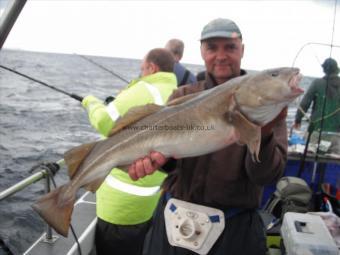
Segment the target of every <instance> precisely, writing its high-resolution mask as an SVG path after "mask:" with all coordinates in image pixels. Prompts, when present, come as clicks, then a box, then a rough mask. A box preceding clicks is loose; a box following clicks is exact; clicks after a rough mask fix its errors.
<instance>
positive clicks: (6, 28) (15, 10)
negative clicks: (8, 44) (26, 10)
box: [0, 0, 26, 49]
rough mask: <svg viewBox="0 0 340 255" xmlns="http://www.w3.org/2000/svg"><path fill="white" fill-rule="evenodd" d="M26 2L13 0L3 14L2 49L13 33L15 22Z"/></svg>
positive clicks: (0, 37)
mask: <svg viewBox="0 0 340 255" xmlns="http://www.w3.org/2000/svg"><path fill="white" fill-rule="evenodd" d="M25 3H26V0H13V1H8V3H7V4H8V7H7V8H6V9H5V12H4V13H3V14H2V18H1V19H0V49H1V48H2V46H3V44H4V43H5V41H6V38H7V36H8V34H9V32H10V31H11V29H12V27H13V25H14V23H15V21H16V20H17V18H18V16H19V14H20V12H21V10H22V8H23V7H24V5H25Z"/></svg>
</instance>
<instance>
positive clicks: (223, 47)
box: [201, 38, 244, 84]
mask: <svg viewBox="0 0 340 255" xmlns="http://www.w3.org/2000/svg"><path fill="white" fill-rule="evenodd" d="M243 50H244V46H243V44H242V41H241V39H239V38H211V39H207V40H205V41H202V44H201V55H202V58H203V60H204V62H205V67H206V69H207V71H208V72H209V73H210V74H212V75H213V76H214V78H215V80H216V81H217V83H218V84H221V83H223V82H225V81H227V80H229V79H231V78H234V77H237V76H239V75H240V70H241V59H242V57H243Z"/></svg>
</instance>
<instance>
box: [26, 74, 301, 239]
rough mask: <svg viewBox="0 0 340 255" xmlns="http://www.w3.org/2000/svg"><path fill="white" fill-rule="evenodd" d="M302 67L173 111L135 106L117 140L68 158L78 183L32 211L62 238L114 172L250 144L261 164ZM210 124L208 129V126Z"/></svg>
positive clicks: (206, 94) (240, 82)
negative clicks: (84, 195)
mask: <svg viewBox="0 0 340 255" xmlns="http://www.w3.org/2000/svg"><path fill="white" fill-rule="evenodd" d="M300 79H301V75H300V74H299V69H297V68H277V69H270V70H264V71H262V72H259V73H256V74H248V75H244V76H240V77H237V78H234V79H232V80H229V81H228V82H226V83H223V84H221V85H218V86H216V87H214V88H212V89H209V90H205V91H202V92H199V93H195V94H190V95H187V96H184V97H181V98H178V99H175V100H173V101H171V102H169V103H168V105H166V106H158V105H153V104H150V105H146V106H142V107H135V108H133V109H131V110H130V111H129V112H128V113H127V114H126V115H125V116H124V117H123V118H121V119H120V120H119V121H117V125H116V127H115V128H114V129H113V130H112V132H111V135H110V136H109V137H108V138H107V139H106V140H102V141H97V142H93V143H89V144H84V145H81V146H78V147H76V148H73V149H71V150H69V151H67V152H66V153H65V155H64V158H65V162H66V164H67V166H68V170H69V176H70V178H71V180H70V181H69V182H68V183H67V184H65V185H62V186H60V187H59V188H57V189H55V190H53V191H51V192H50V193H48V194H46V195H44V196H43V197H42V198H40V199H39V200H38V201H37V202H36V203H35V204H33V206H32V207H33V209H34V210H35V211H37V212H38V213H39V214H40V216H41V217H42V218H43V219H44V220H45V221H46V222H47V223H48V224H49V225H50V226H52V227H53V228H54V229H55V230H56V231H57V232H58V233H60V234H61V235H63V236H67V234H68V229H69V226H70V221H71V214H72V211H73V207H74V203H75V200H76V192H77V191H78V189H79V188H81V187H84V188H85V189H87V190H90V191H92V192H95V191H96V190H97V189H98V188H99V186H100V185H101V183H102V182H103V181H104V179H105V177H106V176H107V175H108V174H109V173H110V171H111V169H112V168H114V167H122V166H127V165H129V164H131V163H133V162H134V161H135V160H136V159H139V158H142V157H145V156H147V155H149V153H150V152H152V151H158V152H161V153H162V154H163V155H164V156H165V157H174V158H184V157H193V156H199V155H203V154H207V153H211V152H213V151H217V150H220V149H222V148H224V147H226V146H228V145H230V144H232V143H235V142H239V143H241V144H246V145H247V146H248V149H249V151H250V153H251V154H252V155H253V159H254V161H259V159H258V154H259V149H260V142H261V127H262V126H264V125H266V124H267V123H269V122H270V121H272V120H273V119H274V118H275V117H276V116H277V115H278V114H279V113H280V112H281V111H282V109H283V108H284V107H286V106H287V105H288V104H289V103H290V102H291V101H293V100H294V99H295V98H296V97H297V96H299V95H300V94H301V93H303V90H302V89H300V88H299V87H298V83H299V81H300ZM205 127H208V128H205Z"/></svg>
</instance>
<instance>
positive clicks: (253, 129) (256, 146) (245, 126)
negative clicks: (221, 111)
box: [227, 111, 261, 162]
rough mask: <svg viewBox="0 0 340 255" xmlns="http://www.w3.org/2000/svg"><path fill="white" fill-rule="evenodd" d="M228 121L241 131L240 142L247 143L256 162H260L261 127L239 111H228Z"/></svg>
mask: <svg viewBox="0 0 340 255" xmlns="http://www.w3.org/2000/svg"><path fill="white" fill-rule="evenodd" d="M227 115H228V116H227V119H228V122H229V123H231V124H232V125H233V126H234V127H235V128H236V130H237V131H238V132H239V133H240V142H241V143H243V144H247V146H248V149H249V151H250V153H251V155H252V157H253V160H254V161H255V162H260V160H259V152H260V145H261V127H260V126H257V125H255V124H253V123H252V122H250V121H249V120H247V119H246V117H244V116H243V115H242V113H240V112H239V111H233V112H228V113H227Z"/></svg>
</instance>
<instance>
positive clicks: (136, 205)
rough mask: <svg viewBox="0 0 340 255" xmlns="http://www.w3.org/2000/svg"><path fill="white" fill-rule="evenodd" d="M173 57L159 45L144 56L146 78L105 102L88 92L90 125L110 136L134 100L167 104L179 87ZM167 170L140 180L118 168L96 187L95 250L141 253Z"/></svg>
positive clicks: (137, 102) (133, 83) (135, 101)
mask: <svg viewBox="0 0 340 255" xmlns="http://www.w3.org/2000/svg"><path fill="white" fill-rule="evenodd" d="M173 66H174V59H173V56H172V55H171V53H170V52H169V51H168V50H166V49H161V48H156V49H153V50H151V51H149V53H148V54H147V55H146V56H145V58H144V59H143V61H142V65H141V78H139V79H136V80H133V81H132V82H131V83H130V84H129V85H128V86H127V87H126V88H125V89H124V90H123V91H122V92H121V93H119V94H118V95H117V96H116V99H115V100H114V101H112V102H110V103H109V104H108V105H105V104H104V103H103V102H102V101H101V100H99V99H97V98H95V97H94V96H87V97H85V98H84V100H83V101H82V105H83V106H84V107H85V109H86V110H87V112H88V115H89V119H90V122H91V125H92V126H93V127H94V128H95V129H96V130H97V131H98V132H99V133H101V134H102V135H104V136H108V135H109V133H110V131H111V130H112V128H114V127H115V125H116V121H117V120H118V118H119V117H121V116H124V114H125V113H127V112H128V110H129V109H130V108H132V107H134V106H141V105H145V104H149V103H154V104H158V105H164V104H165V103H166V102H167V100H168V98H169V96H170V95H171V94H172V92H173V91H174V90H175V89H176V87H177V80H176V76H175V74H174V73H172V71H173ZM165 177H166V174H165V173H162V172H160V171H156V172H155V173H154V174H153V175H150V176H146V177H145V178H141V179H139V180H138V181H133V180H132V179H130V177H129V175H128V174H127V173H125V172H124V171H122V170H120V169H118V168H114V169H113V170H112V171H111V173H110V174H109V175H108V176H107V178H106V179H105V181H104V182H103V184H102V185H101V186H100V188H99V189H98V190H97V192H96V198H97V217H98V222H97V226H96V237H95V244H96V251H97V254H98V255H102V254H124V255H129V254H131V255H138V254H141V253H142V249H143V242H144V237H145V234H146V232H147V230H148V227H149V223H150V219H151V217H152V214H153V211H154V209H155V207H156V205H157V202H158V199H159V197H160V185H161V183H162V182H163V180H164V179H165Z"/></svg>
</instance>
